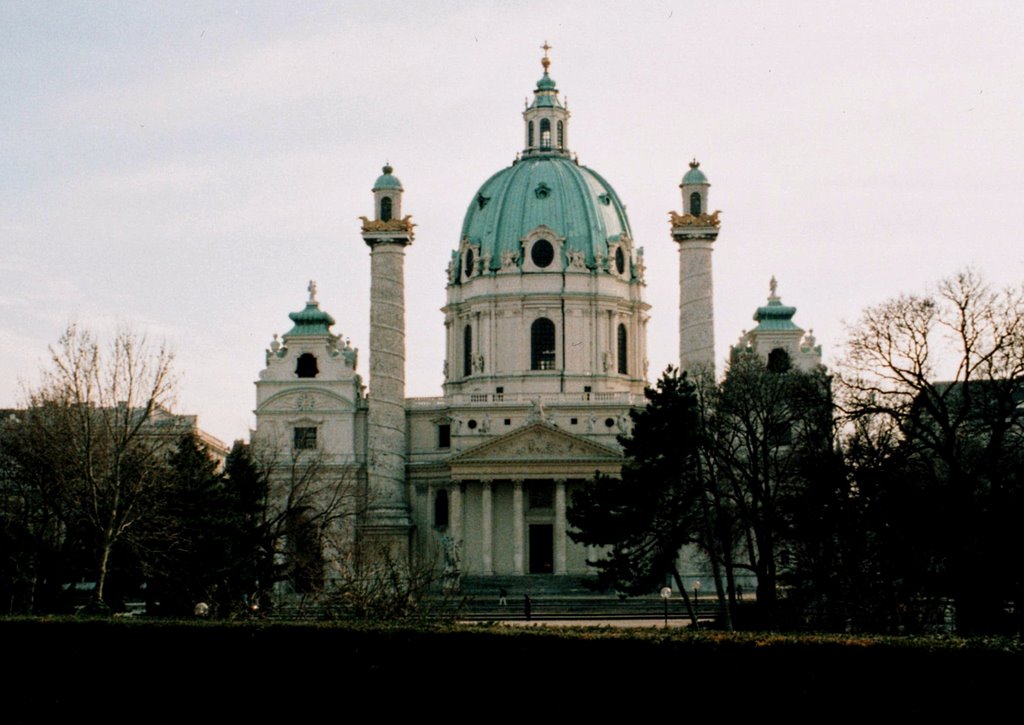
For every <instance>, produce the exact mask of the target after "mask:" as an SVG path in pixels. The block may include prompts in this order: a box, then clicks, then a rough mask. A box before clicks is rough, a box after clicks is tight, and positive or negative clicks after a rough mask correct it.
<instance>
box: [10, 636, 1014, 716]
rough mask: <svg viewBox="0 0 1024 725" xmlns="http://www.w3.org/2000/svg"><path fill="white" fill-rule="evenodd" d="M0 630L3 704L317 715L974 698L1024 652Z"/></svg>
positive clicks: (599, 639)
mask: <svg viewBox="0 0 1024 725" xmlns="http://www.w3.org/2000/svg"><path fill="white" fill-rule="evenodd" d="M0 642H3V645H4V654H5V657H4V661H5V664H6V666H7V667H6V669H7V673H6V674H5V676H4V679H3V685H4V689H5V690H6V696H5V716H10V715H13V716H14V717H13V718H12V719H7V717H5V718H4V719H5V721H7V722H27V721H29V720H37V719H38V718H39V717H40V716H44V717H45V716H53V715H65V714H66V715H73V714H74V713H76V712H78V713H84V712H90V711H101V712H103V713H105V715H104V717H105V719H106V718H109V719H110V720H112V721H114V722H124V721H133V722H151V721H156V722H166V721H168V720H171V719H178V718H179V717H190V716H198V717H200V719H201V720H202V721H208V720H209V719H210V718H212V717H214V716H216V715H217V714H218V713H220V714H222V715H224V716H228V717H230V718H232V719H234V718H237V717H239V716H246V717H250V716H256V717H266V716H269V715H272V714H276V713H280V714H284V715H287V714H289V713H290V714H291V715H293V716H302V717H320V716H322V714H323V713H324V712H325V710H324V708H327V709H329V710H333V709H334V708H341V709H343V710H348V709H349V708H351V707H352V706H353V705H355V704H356V703H360V705H359V706H358V707H359V709H363V708H365V707H370V708H371V709H374V710H377V711H378V712H379V713H380V714H384V713H388V714H397V713H402V712H406V711H409V712H412V711H416V710H420V709H421V708H425V710H424V711H429V710H430V709H433V708H435V707H443V708H455V710H454V711H452V712H463V713H465V714H466V715H467V716H468V715H469V714H470V713H471V712H478V714H479V715H480V717H483V716H484V713H483V712H482V711H480V710H479V708H480V707H481V703H480V697H481V696H482V697H484V698H486V699H487V701H489V702H490V703H491V704H490V705H487V707H486V708H485V709H487V710H488V711H489V710H491V709H492V708H498V709H499V710H500V711H501V712H502V713H508V714H512V713H520V712H526V713H529V712H531V709H532V708H536V707H541V708H543V709H544V710H545V711H546V712H550V713H559V712H561V713H565V714H569V713H572V714H574V715H576V716H579V715H582V714H587V713H595V714H598V713H601V712H602V711H606V710H605V708H612V710H611V711H606V712H607V714H613V713H614V711H617V710H619V709H620V708H627V709H628V710H629V711H632V712H638V711H639V710H638V709H637V708H639V709H642V710H644V711H645V712H650V713H651V714H653V713H654V712H656V711H658V710H663V711H664V713H665V714H668V712H670V711H671V710H672V709H673V708H676V707H680V706H684V707H685V709H686V711H687V712H688V713H689V714H691V715H693V714H698V713H699V714H707V715H714V714H716V713H718V714H723V715H732V716H736V715H740V716H754V717H757V713H758V712H761V713H762V714H763V713H764V711H765V708H769V709H770V710H771V711H773V712H775V713H777V714H780V715H783V716H790V715H794V714H812V713H814V714H818V715H824V716H826V717H834V716H836V715H839V714H840V713H841V714H843V715H848V714H849V713H851V712H858V713H859V712H864V713H869V712H878V711H880V710H884V711H885V712H890V713H903V714H918V715H921V714H937V713H940V712H941V713H949V712H953V711H961V710H963V711H969V712H972V713H973V714H975V715H978V714H983V713H985V712H989V711H991V710H992V709H993V708H994V707H995V706H996V705H997V704H998V703H1001V702H1005V701H1008V700H1009V699H1010V697H1011V696H1012V695H1013V694H1014V693H1015V692H1016V686H1017V684H1018V683H1019V680H1020V675H1021V671H1022V667H1021V664H1022V662H1024V654H1022V648H1021V647H1020V645H1019V643H1016V642H1011V641H1009V640H999V641H997V640H959V639H941V638H913V639H895V638H861V637H857V638H851V637H845V638H844V637H836V636H813V635H804V636H799V637H796V636H781V635H770V634H760V635H757V634H737V635H732V634H730V635H724V634H718V633H688V632H685V631H681V630H669V631H668V632H666V631H664V630H657V629H646V630H611V629H606V628H578V629H571V630H567V629H562V628H560V629H557V630H555V629H545V628H539V627H535V628H522V627H517V628H506V627H498V626H473V627H450V628H430V629H415V628H411V627H368V626H367V627H350V626H341V625H333V624H323V625H315V624H303V625H292V624H279V623H273V624H264V623H239V624H206V623H203V624H193V623H174V622H114V621H111V620H93V621H89V620H85V621H74V620H6V621H2V622H0ZM488 693H490V694H488ZM498 693H502V694H501V695H500V698H499V699H500V702H499V701H497V700H493V699H491V698H494V697H498ZM367 698H373V699H372V700H371V699H367ZM684 702H685V705H683V704H682V703H684ZM371 703H372V704H371ZM380 708H382V709H380ZM465 708H468V709H465ZM648 708H651V709H650V710H648ZM664 708H667V709H664ZM316 713H321V715H319V716H318V715H316ZM350 714H351V713H350ZM492 714H493V713H492ZM332 719H333V718H332Z"/></svg>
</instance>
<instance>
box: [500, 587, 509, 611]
mask: <svg viewBox="0 0 1024 725" xmlns="http://www.w3.org/2000/svg"><path fill="white" fill-rule="evenodd" d="M498 606H499V607H507V606H508V590H506V589H505V587H502V588H501V589H500V590H499V591H498Z"/></svg>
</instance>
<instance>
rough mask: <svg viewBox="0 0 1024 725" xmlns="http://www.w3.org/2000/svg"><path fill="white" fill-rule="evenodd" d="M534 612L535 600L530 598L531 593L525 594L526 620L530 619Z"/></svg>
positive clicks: (524, 608)
mask: <svg viewBox="0 0 1024 725" xmlns="http://www.w3.org/2000/svg"><path fill="white" fill-rule="evenodd" d="M532 613H533V602H532V601H531V600H530V595H529V594H524V595H523V614H525V615H526V621H527V622H529V621H530V615H531V614H532Z"/></svg>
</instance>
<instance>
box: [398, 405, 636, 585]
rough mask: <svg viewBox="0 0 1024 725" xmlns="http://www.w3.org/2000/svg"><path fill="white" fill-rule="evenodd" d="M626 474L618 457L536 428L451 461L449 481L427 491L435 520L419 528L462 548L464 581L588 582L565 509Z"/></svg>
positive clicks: (529, 427) (583, 441) (436, 483)
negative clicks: (584, 488)
mask: <svg viewBox="0 0 1024 725" xmlns="http://www.w3.org/2000/svg"><path fill="white" fill-rule="evenodd" d="M620 466H621V457H620V455H619V453H618V451H616V450H615V449H612V448H610V447H607V446H604V445H601V444H599V443H594V442H593V441H589V440H586V439H584V438H582V437H580V436H577V435H573V434H571V433H567V432H565V431H563V430H560V429H559V428H558V427H557V426H555V425H552V424H550V423H545V422H537V423H533V424H530V425H527V426H524V427H523V428H520V429H518V430H516V431H513V432H511V433H508V434H506V435H504V436H501V437H500V438H497V439H494V440H490V441H488V442H486V443H483V444H481V445H478V446H475V447H473V448H470V449H468V450H466V451H464V452H462V453H460V454H457V455H455V456H453V457H452V458H451V459H450V460H449V471H448V477H447V480H445V481H434V482H432V483H431V484H429V485H428V486H427V488H428V493H429V496H430V505H429V506H425V507H422V508H423V509H426V510H428V511H431V512H432V513H433V520H432V521H430V522H423V521H420V522H418V523H419V524H420V526H421V527H423V526H425V527H426V528H427V529H428V530H433V531H434V532H435V536H448V537H450V539H451V540H454V541H455V542H458V543H459V544H460V546H459V549H460V557H461V562H460V566H461V569H462V571H463V572H464V573H466V574H475V575H482V576H489V575H494V574H500V575H508V574H554V575H564V574H585V573H586V572H587V566H586V558H587V552H586V550H585V548H584V547H582V546H579V545H577V544H575V543H574V542H572V541H571V540H570V539H569V537H568V534H567V526H566V518H565V511H566V507H567V505H568V502H569V500H570V496H571V495H572V492H573V490H575V488H576V487H577V486H581V485H584V483H585V482H586V481H588V480H591V479H593V477H594V476H595V474H597V473H601V474H607V475H618V474H619V470H620ZM439 501H440V502H442V503H441V505H439V504H438V502H439ZM445 502H446V503H447V508H445V507H444V503H445Z"/></svg>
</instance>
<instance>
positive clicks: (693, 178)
mask: <svg viewBox="0 0 1024 725" xmlns="http://www.w3.org/2000/svg"><path fill="white" fill-rule="evenodd" d="M710 186H711V184H710V183H709V182H708V177H707V176H705V175H704V172H703V171H701V170H700V162H699V161H697V159H694V160H693V161H691V162H690V170H689V171H687V172H686V174H685V175H684V176H683V181H682V183H681V184H679V188H680V189H682V190H683V214H688V215H691V216H695V217H698V218H699V217H700V215H701V214H707V213H709V212H708V187H710Z"/></svg>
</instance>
